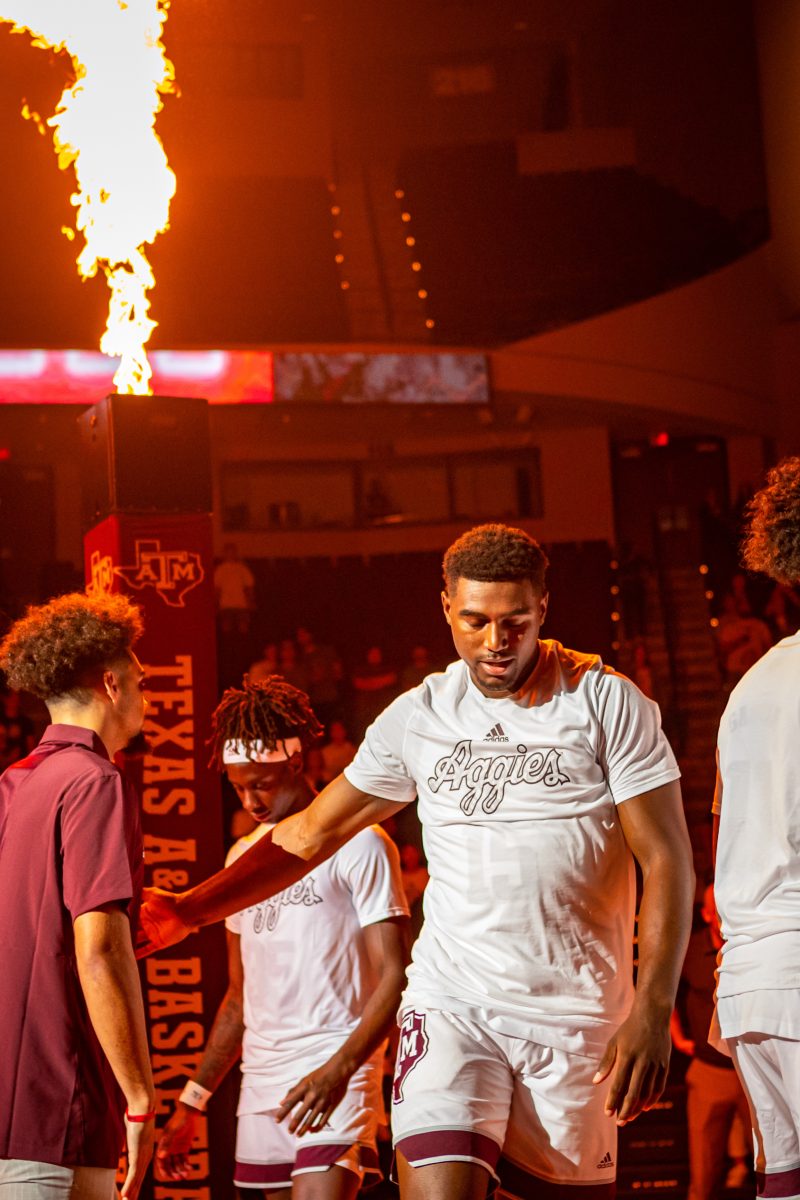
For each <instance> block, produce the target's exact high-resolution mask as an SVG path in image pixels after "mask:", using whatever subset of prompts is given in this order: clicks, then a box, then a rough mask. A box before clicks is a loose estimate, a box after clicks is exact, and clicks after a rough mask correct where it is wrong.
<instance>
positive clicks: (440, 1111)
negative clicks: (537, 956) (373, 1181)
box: [392, 1010, 513, 1200]
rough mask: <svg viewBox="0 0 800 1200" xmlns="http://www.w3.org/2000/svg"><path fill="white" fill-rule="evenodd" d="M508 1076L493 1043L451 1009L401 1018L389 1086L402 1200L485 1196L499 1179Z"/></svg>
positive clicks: (509, 1088)
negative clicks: (393, 1072) (393, 1069)
mask: <svg viewBox="0 0 800 1200" xmlns="http://www.w3.org/2000/svg"><path fill="white" fill-rule="evenodd" d="M512 1087H513V1080H512V1074H511V1070H510V1068H509V1065H508V1062H507V1060H506V1058H505V1056H504V1053H503V1051H502V1050H501V1049H500V1048H499V1047H498V1044H497V1040H496V1039H495V1038H494V1036H493V1035H492V1034H491V1033H488V1032H487V1031H486V1030H485V1028H483V1027H482V1026H481V1025H480V1024H478V1023H477V1022H475V1021H473V1020H469V1019H467V1018H465V1017H461V1016H457V1015H455V1014H453V1013H444V1012H438V1011H435V1010H434V1011H425V1012H417V1011H413V1010H412V1011H409V1012H406V1013H405V1014H404V1015H403V1020H402V1022H401V1026H400V1040H399V1046H398V1054H397V1065H396V1068H395V1078H394V1085H393V1089H392V1131H393V1135H394V1142H395V1155H396V1163H397V1169H398V1172H399V1181H400V1195H401V1197H402V1200H483V1197H485V1196H486V1195H487V1194H488V1193H489V1191H490V1189H491V1187H493V1184H494V1181H495V1180H496V1178H497V1176H496V1174H495V1166H496V1164H497V1161H498V1158H499V1157H500V1150H501V1147H502V1144H503V1139H504V1137H505V1129H506V1123H507V1120H508V1112H509V1107H510V1104H511V1093H512Z"/></svg>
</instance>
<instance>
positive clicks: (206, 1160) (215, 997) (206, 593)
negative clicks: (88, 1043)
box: [84, 514, 231, 1200]
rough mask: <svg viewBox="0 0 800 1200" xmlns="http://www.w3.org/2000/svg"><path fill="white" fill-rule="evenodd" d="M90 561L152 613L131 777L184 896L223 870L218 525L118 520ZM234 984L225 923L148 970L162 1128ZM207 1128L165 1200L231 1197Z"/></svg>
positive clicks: (173, 884) (88, 546)
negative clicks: (216, 762) (139, 752)
mask: <svg viewBox="0 0 800 1200" xmlns="http://www.w3.org/2000/svg"><path fill="white" fill-rule="evenodd" d="M84 554H85V564H86V578H87V583H88V588H89V590H90V591H101V592H124V593H126V594H127V595H129V596H130V598H131V599H132V600H133V601H134V602H135V603H136V604H137V605H139V607H140V608H141V610H142V613H143V615H144V622H145V633H144V636H143V638H142V640H141V642H140V643H139V644H138V645H137V647H136V650H137V654H138V656H139V658H140V659H141V661H142V664H143V666H144V668H145V672H146V680H145V688H146V694H147V699H148V708H147V719H146V721H145V726H144V734H145V738H146V740H147V749H146V752H145V754H144V757H143V759H142V760H141V761H140V762H138V763H133V764H130V769H133V770H138V771H140V783H141V794H142V824H143V828H144V847H145V882H146V883H147V885H148V886H156V887H162V888H168V889H171V890H182V889H184V888H186V887H189V886H191V885H192V884H195V883H198V882H199V881H200V880H201V879H204V878H206V876H208V875H211V874H213V872H214V871H217V870H218V869H219V868H220V867H221V866H222V862H223V840H222V806H221V800H220V781H219V776H218V774H217V772H216V771H214V770H212V769H210V768H209V766H208V758H209V749H208V745H207V739H208V737H209V734H210V728H211V720H210V718H211V713H212V711H213V709H214V707H215V705H216V702H217V671H216V638H215V600H214V585H213V578H212V576H213V556H212V548H211V519H210V517H207V516H204V515H187V516H182V515H181V516H166V515H157V514H155V515H152V516H141V517H140V516H128V515H120V516H110V517H107V518H106V519H105V520H104V521H102V522H101V523H100V524H99V525H96V526H95V527H94V528H93V529H92V530H90V531H89V533H88V534H86V537H85V539H84ZM225 982H226V971H225V952H224V937H223V933H222V929H221V927H220V926H217V927H214V928H213V929H207V930H203V931H202V932H201V933H200V934H199V935H196V936H194V937H192V938H189V939H187V940H186V941H185V942H183V943H182V944H181V945H179V946H176V947H173V948H172V949H169V950H165V951H162V953H161V954H159V955H155V956H154V957H152V958H150V959H148V960H147V961H146V963H144V964H143V969H142V987H143V990H144V997H145V1009H146V1012H147V1019H148V1026H149V1034H150V1045H151V1051H152V1061H153V1073H154V1076H155V1082H156V1087H157V1090H158V1104H157V1109H158V1125H159V1127H163V1125H164V1124H165V1123H166V1121H167V1120H168V1119H169V1117H170V1116H171V1114H172V1111H173V1108H174V1105H175V1101H176V1100H177V1098H178V1096H179V1094H180V1092H181V1090H182V1089H183V1085H184V1083H185V1081H186V1079H187V1078H192V1077H193V1076H194V1074H195V1072H196V1070H197V1067H198V1065H199V1062H200V1059H201V1057H202V1052H203V1047H204V1046H205V1042H206V1038H207V1035H208V1031H209V1029H210V1025H211V1022H212V1020H213V1018H214V1014H215V1013H216V1010H217V1006H218V1004H219V1001H220V999H221V998H222V994H223V992H224V989H225ZM226 1115H227V1116H228V1117H229V1116H230V1114H220V1116H221V1117H223V1119H224V1117H225V1116H226ZM212 1116H213V1111H212ZM202 1125H203V1137H202V1141H203V1143H204V1144H202V1145H197V1146H195V1147H194V1148H193V1151H192V1154H191V1170H190V1175H189V1178H188V1179H185V1180H181V1181H180V1182H173V1181H170V1180H162V1179H159V1178H156V1180H155V1183H154V1185H153V1191H152V1192H151V1193H150V1194H151V1195H152V1196H153V1197H154V1200H210V1198H211V1196H212V1194H213V1196H214V1198H215V1200H217V1197H220V1196H224V1195H228V1194H229V1193H230V1187H231V1185H230V1176H229V1170H230V1160H229V1161H228V1164H226V1163H225V1162H224V1158H225V1155H224V1154H223V1153H219V1154H217V1155H212V1152H211V1149H210V1147H209V1146H208V1145H206V1144H205V1142H206V1141H208V1140H211V1141H212V1142H213V1144H214V1147H215V1149H216V1148H217V1147H220V1148H221V1147H223V1146H224V1145H225V1143H226V1142H229V1141H230V1125H231V1121H230V1120H229V1119H228V1120H227V1121H225V1125H226V1127H227V1128H222V1129H220V1130H219V1136H217V1135H216V1133H214V1135H213V1136H212V1137H211V1138H210V1139H209V1138H208V1137H207V1136H206V1133H205V1125H206V1122H202ZM212 1128H213V1127H212ZM215 1159H216V1160H217V1161H216V1162H215ZM215 1168H216V1169H215ZM220 1172H221V1173H220Z"/></svg>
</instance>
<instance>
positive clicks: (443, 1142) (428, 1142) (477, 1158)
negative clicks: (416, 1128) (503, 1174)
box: [394, 1129, 500, 1175]
mask: <svg viewBox="0 0 800 1200" xmlns="http://www.w3.org/2000/svg"><path fill="white" fill-rule="evenodd" d="M394 1148H395V1151H397V1150H399V1151H400V1152H401V1154H402V1155H403V1158H404V1159H405V1160H406V1162H409V1163H411V1165H412V1167H416V1166H424V1165H425V1164H426V1163H429V1162H448V1161H453V1160H463V1159H468V1160H472V1161H473V1162H476V1163H479V1164H480V1165H481V1166H483V1167H485V1168H486V1170H487V1171H488V1172H489V1174H490V1175H494V1173H495V1167H496V1166H497V1160H498V1159H499V1157H500V1147H499V1146H498V1144H497V1142H495V1141H493V1140H492V1138H490V1137H487V1136H486V1134H484V1133H475V1132H474V1131H473V1130H471V1129H432V1130H431V1131H430V1132H429V1133H412V1134H410V1135H409V1137H404V1138H398V1140H397V1141H396V1142H395V1147H394Z"/></svg>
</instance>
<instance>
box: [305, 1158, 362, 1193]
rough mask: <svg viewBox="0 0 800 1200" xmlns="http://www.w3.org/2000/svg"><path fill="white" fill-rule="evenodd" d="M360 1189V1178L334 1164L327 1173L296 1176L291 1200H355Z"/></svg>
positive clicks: (319, 1172) (320, 1172) (345, 1168)
mask: <svg viewBox="0 0 800 1200" xmlns="http://www.w3.org/2000/svg"><path fill="white" fill-rule="evenodd" d="M360 1187H361V1178H360V1176H358V1175H356V1174H354V1173H353V1172H352V1171H350V1170H348V1169H347V1167H340V1166H337V1165H336V1164H334V1166H332V1167H329V1168H328V1170H327V1171H317V1172H314V1173H309V1174H307V1175H296V1176H295V1179H294V1185H293V1187H292V1200H355V1197H356V1196H357V1195H358V1191H359V1188H360Z"/></svg>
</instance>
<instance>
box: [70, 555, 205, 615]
mask: <svg viewBox="0 0 800 1200" xmlns="http://www.w3.org/2000/svg"><path fill="white" fill-rule="evenodd" d="M135 547H136V549H135V554H136V562H135V563H132V564H131V565H130V566H119V567H118V566H115V565H114V562H113V560H112V559H111V557H110V555H108V554H106V555H101V554H100V552H99V551H98V550H95V551H94V552H93V553H92V558H91V564H90V570H91V583H90V585H89V590H90V591H91V592H93V593H102V592H111V591H113V586H114V579H115V577H119V578H120V579H124V580H125V582H126V583H127V585H128V587H130V588H133V589H134V590H136V591H141V590H143V589H145V588H152V589H153V590H154V591H155V592H156V594H157V595H159V596H160V597H161V599H162V600H163V601H164V603H165V604H167V605H169V607H170V608H184V607H185V605H186V594H187V592H190V591H191V590H192V588H195V587H197V585H198V584H199V583H202V582H203V580H204V579H205V571H204V569H203V563H202V559H201V557H200V555H199V554H195V553H194V552H193V551H192V550H164V549H162V547H161V542H160V541H159V540H158V538H137V539H136V542H135Z"/></svg>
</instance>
